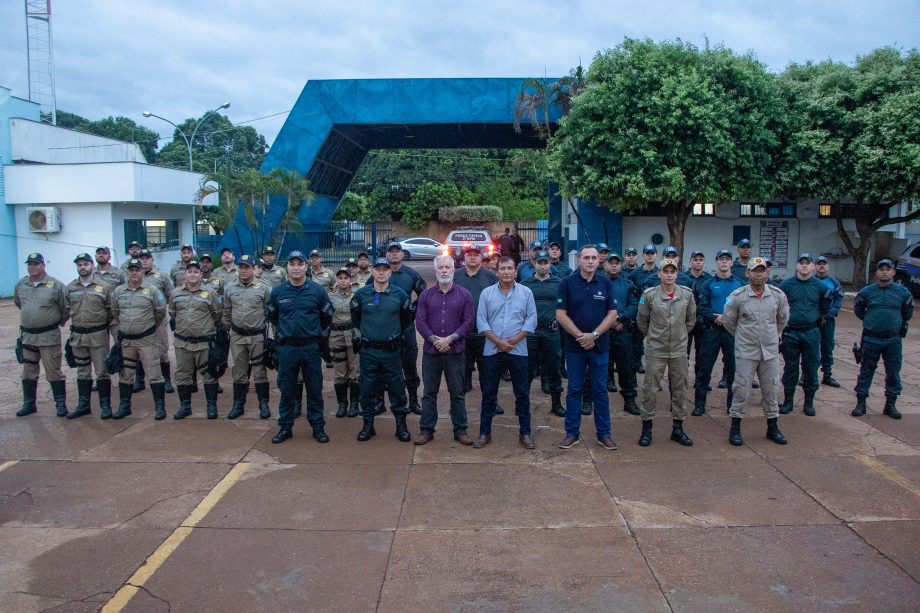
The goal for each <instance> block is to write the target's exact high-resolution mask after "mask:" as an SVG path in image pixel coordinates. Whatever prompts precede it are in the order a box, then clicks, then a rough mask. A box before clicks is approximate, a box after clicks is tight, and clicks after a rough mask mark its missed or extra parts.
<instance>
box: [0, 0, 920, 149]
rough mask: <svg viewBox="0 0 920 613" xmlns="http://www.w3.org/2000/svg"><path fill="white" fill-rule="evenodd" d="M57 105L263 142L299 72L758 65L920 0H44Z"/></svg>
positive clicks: (825, 48)
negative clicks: (205, 124) (647, 51)
mask: <svg viewBox="0 0 920 613" xmlns="http://www.w3.org/2000/svg"><path fill="white" fill-rule="evenodd" d="M52 28H53V36H54V59H55V76H56V92H57V106H58V108H59V109H62V110H66V111H71V112H75V113H78V114H80V115H83V116H85V117H89V118H91V119H99V118H102V117H106V116H109V115H124V116H127V117H131V118H132V119H135V120H137V121H138V122H140V123H143V124H145V125H147V126H149V127H151V128H153V129H154V130H156V131H158V132H159V133H160V134H161V135H163V136H169V135H171V134H172V128H171V127H170V126H168V125H165V124H163V123H162V122H158V121H157V120H155V119H144V118H143V117H142V115H141V113H142V112H143V111H144V110H150V111H152V112H154V113H156V114H158V115H162V116H164V117H167V118H169V119H171V120H173V121H175V122H177V123H178V122H179V121H182V120H183V119H185V118H187V117H192V116H200V115H201V114H203V113H204V112H205V111H207V110H209V109H212V108H214V107H216V106H218V105H220V104H222V103H223V102H225V101H227V100H230V101H231V102H232V106H231V108H230V109H229V111H228V112H227V113H228V116H229V117H230V119H231V121H233V122H235V123H239V122H250V120H254V119H257V118H261V117H265V116H269V115H275V114H277V113H282V114H280V115H277V116H274V117H271V118H267V119H258V120H257V121H251V123H249V124H248V125H252V126H253V127H255V128H256V129H257V130H258V131H259V132H261V133H263V134H264V135H265V137H266V139H267V140H268V141H269V143H271V142H272V140H273V139H274V137H275V135H276V134H277V133H278V130H279V129H280V128H281V125H282V124H283V122H284V119H285V118H286V115H285V114H283V113H284V112H285V111H288V110H290V108H291V107H292V106H293V104H294V102H295V101H296V99H297V96H298V95H299V93H300V91H301V89H302V88H303V86H304V84H305V83H306V82H307V81H308V80H309V79H330V78H362V77H485V76H495V77H516V76H520V77H527V76H542V75H544V74H546V75H549V76H558V75H562V74H566V73H567V72H568V69H569V68H571V67H573V66H575V65H577V64H578V61H579V58H581V60H582V62H583V63H584V65H585V66H588V65H589V64H590V61H591V58H592V57H593V56H594V54H595V53H596V52H597V51H598V50H601V49H606V48H610V47H614V46H616V45H617V44H618V43H620V42H621V41H622V40H623V38H624V37H649V38H652V39H655V40H666V39H674V38H682V39H684V40H686V41H690V42H693V43H695V44H698V45H702V44H703V43H704V37H708V38H709V40H710V41H711V42H712V43H721V44H723V45H725V46H726V47H729V48H731V49H733V50H735V51H738V52H746V51H752V52H753V53H754V54H755V55H756V56H757V57H758V58H759V59H760V60H761V61H762V62H764V63H765V64H766V65H767V66H768V67H769V68H771V69H772V70H776V71H779V70H782V69H783V68H784V67H785V66H786V65H787V64H789V63H790V62H804V61H807V60H824V59H828V58H832V59H835V60H840V61H846V62H851V61H853V59H854V58H855V57H856V56H857V55H861V54H864V53H866V52H868V51H871V50H872V49H874V48H876V47H880V46H886V45H894V46H898V47H901V48H905V49H906V48H912V47H915V46H918V44H920V43H918V40H920V36H918V35H920V0H752V1H748V0H732V1H729V0H724V1H717V0H711V1H704V0H684V1H682V2H673V1H672V2H662V1H659V0H644V1H640V2H626V1H622V0H608V1H599V0H594V1H592V0H584V1H580V0H579V1H565V0H562V1H559V0H556V1H554V2H547V1H544V0H530V1H520V0H518V1H516V2H508V1H506V0H489V1H479V2H471V1H463V0H456V1H454V2H412V1H409V0H390V1H389V2H368V1H344V2H317V1H315V0H313V1H294V0H268V1H265V2H251V1H243V0H221V1H216V0H197V1H194V2H190V1H188V0H184V1H175V0H131V1H129V2H114V1H112V0H108V1H106V0H53V17H52ZM0 85H3V86H6V87H9V88H11V89H12V90H13V94H14V95H17V96H20V97H23V98H27V97H28V75H27V62H26V36H25V9H24V2H23V1H22V0H0Z"/></svg>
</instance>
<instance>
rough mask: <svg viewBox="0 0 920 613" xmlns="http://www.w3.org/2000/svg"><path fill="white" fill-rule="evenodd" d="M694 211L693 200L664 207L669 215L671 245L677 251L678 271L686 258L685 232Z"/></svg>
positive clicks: (671, 203)
mask: <svg viewBox="0 0 920 613" xmlns="http://www.w3.org/2000/svg"><path fill="white" fill-rule="evenodd" d="M692 210H693V200H692V199H691V198H686V199H684V201H683V202H668V203H667V204H665V206H664V211H665V215H667V219H668V235H669V238H670V240H671V243H670V244H671V245H672V246H673V247H674V248H675V249H677V256H678V260H677V264H678V269H680V263H681V260H682V259H683V257H684V230H686V229H687V220H688V219H689V218H690V212H691V211H692Z"/></svg>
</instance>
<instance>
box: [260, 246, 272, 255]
mask: <svg viewBox="0 0 920 613" xmlns="http://www.w3.org/2000/svg"><path fill="white" fill-rule="evenodd" d="M266 253H275V248H274V247H272V246H271V245H269V246H267V247H266V248H265V249H263V250H262V255H265V254H266Z"/></svg>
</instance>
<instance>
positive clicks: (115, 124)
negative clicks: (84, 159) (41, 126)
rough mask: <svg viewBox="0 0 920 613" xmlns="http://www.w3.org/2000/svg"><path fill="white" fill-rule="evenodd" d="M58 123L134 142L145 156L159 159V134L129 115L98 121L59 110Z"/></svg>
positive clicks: (152, 160) (63, 126) (152, 159)
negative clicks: (140, 124)
mask: <svg viewBox="0 0 920 613" xmlns="http://www.w3.org/2000/svg"><path fill="white" fill-rule="evenodd" d="M57 125H58V126H60V127H62V128H70V129H71V130H77V131H78V132H85V133H87V134H95V135H96V136H104V137H106V138H114V139H116V140H121V141H125V142H128V143H134V144H136V145H137V146H138V147H140V149H141V151H142V152H143V154H144V158H145V159H146V160H147V161H148V162H150V163H151V164H152V163H154V162H155V161H156V159H157V141H158V140H159V138H160V137H159V135H158V134H157V133H156V132H154V131H153V130H151V129H149V128H145V127H144V126H139V125H137V124H136V123H135V122H134V120H133V119H129V118H127V117H106V118H105V119H99V120H96V121H93V120H90V119H86V118H85V117H80V116H79V115H75V114H74V113H68V112H67V111H58V112H57Z"/></svg>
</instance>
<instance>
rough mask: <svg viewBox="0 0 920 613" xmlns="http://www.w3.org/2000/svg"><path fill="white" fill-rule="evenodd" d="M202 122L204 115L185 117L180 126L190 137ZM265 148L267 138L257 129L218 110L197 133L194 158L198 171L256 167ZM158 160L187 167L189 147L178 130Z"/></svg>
mask: <svg viewBox="0 0 920 613" xmlns="http://www.w3.org/2000/svg"><path fill="white" fill-rule="evenodd" d="M199 121H201V118H193V119H186V120H185V121H183V122H182V123H180V124H179V127H180V128H181V129H182V131H183V132H185V135H186V136H187V137H189V138H191V136H192V132H195V128H196V126H197V125H198V122H199ZM265 151H266V144H265V137H264V136H262V135H261V134H259V133H258V132H256V130H255V128H253V127H252V126H235V125H233V123H231V122H230V120H229V119H228V118H227V117H226V116H225V115H221V114H220V113H215V114H213V115H210V116H209V117H208V118H207V119H205V123H203V124H201V127H200V128H198V131H197V132H196V133H195V140H194V142H193V143H192V161H193V164H194V168H195V171H196V172H204V173H207V172H212V173H213V172H216V171H220V170H224V169H228V170H231V171H242V170H247V169H249V170H257V169H258V168H259V167H260V166H261V165H262V158H264V157H265ZM157 162H158V163H159V164H163V165H165V166H172V167H174V168H183V169H188V146H187V145H186V143H185V139H184V138H182V136H181V135H180V134H179V132H178V130H173V136H172V140H171V141H170V142H169V143H168V144H167V145H166V146H164V147H163V148H162V149H161V150H160V152H159V154H158V156H157Z"/></svg>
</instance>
